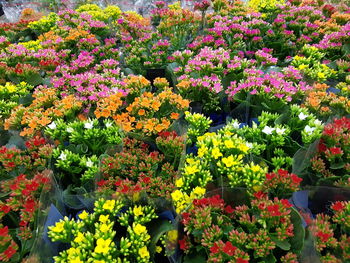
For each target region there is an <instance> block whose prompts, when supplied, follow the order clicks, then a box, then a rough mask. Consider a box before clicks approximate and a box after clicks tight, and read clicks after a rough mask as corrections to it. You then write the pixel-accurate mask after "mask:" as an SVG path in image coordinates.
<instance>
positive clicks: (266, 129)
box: [262, 126, 275, 134]
mask: <svg viewBox="0 0 350 263" xmlns="http://www.w3.org/2000/svg"><path fill="white" fill-rule="evenodd" d="M274 130H275V128H271V127H269V126H265V127H264V129H263V130H262V132H263V133H265V134H272V132H273V131H274Z"/></svg>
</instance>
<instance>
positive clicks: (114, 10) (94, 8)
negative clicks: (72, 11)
mask: <svg viewBox="0 0 350 263" xmlns="http://www.w3.org/2000/svg"><path fill="white" fill-rule="evenodd" d="M76 11H77V12H78V13H88V14H89V15H91V16H92V18H93V19H94V20H99V21H105V22H107V21H108V20H109V19H114V20H115V19H118V18H119V17H120V15H121V14H122V11H121V10H120V8H119V7H118V6H107V7H106V8H105V9H101V8H100V7H99V6H98V5H96V4H86V5H82V6H80V7H79V8H77V9H76Z"/></svg>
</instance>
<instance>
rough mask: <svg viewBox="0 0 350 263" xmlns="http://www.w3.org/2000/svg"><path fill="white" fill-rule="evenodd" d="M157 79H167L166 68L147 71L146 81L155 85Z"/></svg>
mask: <svg viewBox="0 0 350 263" xmlns="http://www.w3.org/2000/svg"><path fill="white" fill-rule="evenodd" d="M156 78H165V69H164V68H151V69H147V70H146V79H148V80H149V81H151V82H152V83H153V81H154V80H155V79H156Z"/></svg>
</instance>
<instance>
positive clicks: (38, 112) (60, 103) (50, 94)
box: [4, 87, 82, 136]
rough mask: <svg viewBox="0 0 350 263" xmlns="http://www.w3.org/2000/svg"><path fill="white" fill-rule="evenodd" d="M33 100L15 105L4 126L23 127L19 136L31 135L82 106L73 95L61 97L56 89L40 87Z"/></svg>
mask: <svg viewBox="0 0 350 263" xmlns="http://www.w3.org/2000/svg"><path fill="white" fill-rule="evenodd" d="M33 97H34V100H33V102H32V103H31V104H30V105H29V106H28V107H24V106H23V105H19V106H17V107H16V108H15V109H14V110H13V111H12V113H11V116H10V117H9V118H8V119H6V120H5V123H4V128H5V130H9V129H11V128H14V127H15V128H23V129H22V131H21V133H20V135H21V136H33V135H35V133H36V132H38V131H40V130H42V129H43V128H45V127H46V126H47V125H48V124H50V123H51V122H52V121H53V120H55V119H57V118H63V117H64V116H69V115H72V114H74V113H75V112H77V111H80V110H81V108H82V102H81V101H78V100H77V99H76V98H75V97H74V96H73V95H70V96H67V97H65V98H63V99H60V98H59V97H58V93H57V90H56V89H53V88H46V87H42V89H39V90H38V92H36V93H34V94H33Z"/></svg>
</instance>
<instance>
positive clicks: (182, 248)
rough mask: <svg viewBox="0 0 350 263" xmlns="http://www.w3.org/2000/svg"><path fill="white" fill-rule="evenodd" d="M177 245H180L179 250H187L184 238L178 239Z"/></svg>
mask: <svg viewBox="0 0 350 263" xmlns="http://www.w3.org/2000/svg"><path fill="white" fill-rule="evenodd" d="M179 245H180V249H181V250H186V249H188V243H187V240H186V238H184V239H180V240H179Z"/></svg>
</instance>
